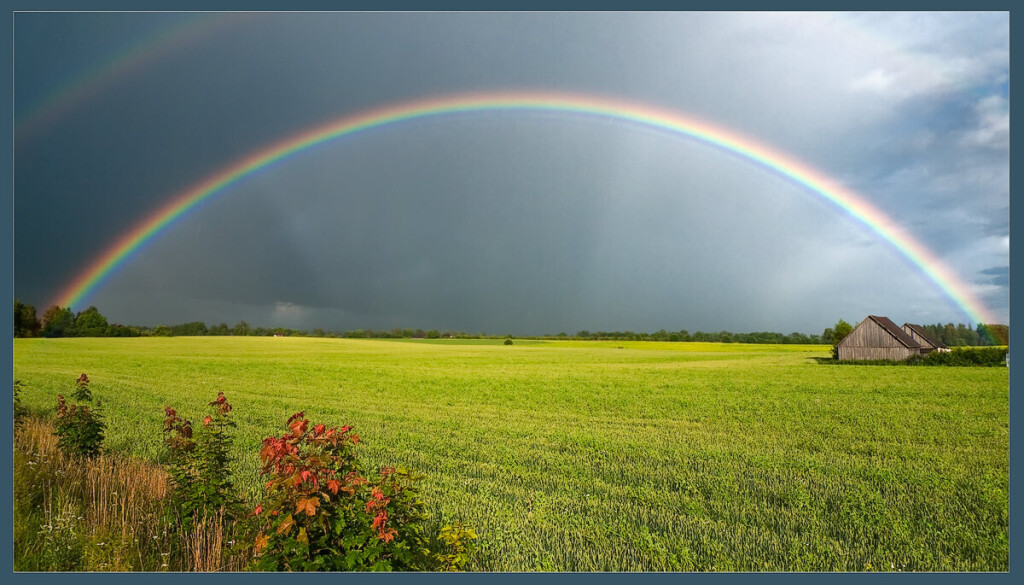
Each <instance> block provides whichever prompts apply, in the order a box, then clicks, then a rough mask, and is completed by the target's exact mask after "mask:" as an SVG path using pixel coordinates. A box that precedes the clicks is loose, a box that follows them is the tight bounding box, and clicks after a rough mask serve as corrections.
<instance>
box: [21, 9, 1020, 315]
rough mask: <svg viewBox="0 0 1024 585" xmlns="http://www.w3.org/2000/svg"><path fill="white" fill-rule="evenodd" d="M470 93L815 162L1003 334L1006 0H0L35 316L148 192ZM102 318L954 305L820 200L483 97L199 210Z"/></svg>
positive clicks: (653, 142) (275, 172)
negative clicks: (577, 103) (36, 1)
mask: <svg viewBox="0 0 1024 585" xmlns="http://www.w3.org/2000/svg"><path fill="white" fill-rule="evenodd" d="M474 92H498V93H502V92H542V93H553V94H573V95H580V96H590V97H593V98H598V99H609V100H624V101H628V102H631V103H635V104H642V105H645V106H649V107H652V108H657V109H659V110H663V111H669V112H674V113H678V114H679V115H682V116H686V117H688V118H691V119H696V120H701V121H706V122H707V123H709V124H713V125H714V126H716V127H719V128H723V129H728V130H729V131H731V132H734V133H736V134H739V135H742V136H745V137H748V138H750V139H752V140H755V141H757V142H759V143H761V144H763V145H766V146H768V147H770V148H771V149H773V150H774V151H776V152H779V153H783V154H785V155H786V156H788V157H790V158H792V159H795V160H798V161H801V162H802V163H803V164H805V165H806V166H807V167H809V168H811V169H814V170H815V171H816V172H817V173H819V174H821V175H823V176H825V177H828V178H830V179H831V180H832V181H834V182H835V183H837V184H840V185H842V186H843V187H844V188H845V189H849V190H851V191H853V192H855V193H857V194H858V195H859V196H860V197H861V198H863V199H864V200H865V201H867V202H869V203H870V204H871V205H873V206H874V207H876V208H877V209H878V210H880V211H881V212H883V213H884V214H885V215H886V216H888V217H889V218H890V219H891V220H892V221H893V222H894V223H895V224H897V225H898V226H900V227H901V228H902V229H903V230H904V231H906V232H907V233H909V234H910V235H911V236H912V237H914V238H916V239H917V240H918V241H919V242H920V243H921V244H922V245H923V246H924V247H925V248H927V249H928V250H930V252H931V254H932V255H934V257H935V258H937V259H938V261H939V262H941V263H942V264H943V265H944V266H946V267H948V269H949V270H950V271H951V272H952V273H953V274H955V275H956V277H957V278H958V279H959V280H960V281H961V282H962V283H964V286H965V288H966V289H967V290H969V291H970V293H971V294H972V295H974V296H975V297H976V298H977V299H978V301H979V303H980V304H981V305H982V306H983V307H984V309H985V310H986V311H987V312H988V313H989V314H990V315H991V316H992V317H993V319H994V320H996V321H998V322H1001V323H1008V322H1009V234H1010V232H1009V100H1008V97H1009V15H1008V13H998V12H985V13H968V12H957V13H925V12H915V13H899V12H885V13H832V12H829V13H742V12H717V13H690V12H682V13H644V12H636V13H614V12H601V13H489V12H478V13H429V12H419V13H372V12H369V13H365V12H364V13H251V14H250V13H145V12H142V13H87V12H83V13H18V14H16V15H15V18H14V106H15V111H14V114H15V141H14V152H15V160H14V170H15V176H14V195H15V197H14V248H15V249H14V261H15V273H14V292H15V297H16V298H18V299H19V300H21V301H23V302H28V303H32V304H34V305H36V307H37V308H38V312H39V313H40V314H42V312H43V311H44V310H45V308H46V307H47V306H49V305H50V304H52V303H53V302H55V301H56V300H57V299H59V298H60V297H61V295H62V293H64V292H65V291H66V290H67V289H68V287H69V285H70V284H71V283H72V282H73V281H74V280H75V278H76V277H77V276H78V275H80V274H81V273H82V271H83V270H85V269H86V268H87V267H88V266H89V265H90V264H91V263H93V262H94V261H95V260H96V259H97V258H99V257H101V256H102V255H103V254H104V252H106V251H107V250H109V249H111V246H113V245H114V244H116V243H117V241H118V240H119V239H120V238H122V237H123V236H124V234H126V233H128V232H129V231H130V230H132V229H133V228H134V227H136V226H138V225H140V224H141V223H142V222H143V221H144V220H146V219H147V218H150V217H152V216H153V214H154V213H155V212H156V211H157V210H159V209H160V208H161V207H163V206H164V205H166V204H167V203H168V202H169V201H172V200H173V199H174V198H175V197H176V196H178V195H180V194H181V193H183V192H185V191H187V190H188V189H189V188H190V187H192V186H194V185H196V184H198V183H199V182H200V181H202V180H204V179H205V178H207V177H209V176H211V175H214V174H216V173H218V172H220V171H223V170H224V169H225V168H229V167H230V166H231V165H233V164H235V163H236V162H237V161H239V160H241V159H243V158H245V157H246V156H248V155H250V154H251V153H253V152H256V151H260V150H262V149H265V148H268V147H270V146H272V145H274V144H275V143H279V142H280V141H282V140H283V139H285V138H288V137H290V136H293V135H297V134H298V133H300V132H303V131H306V130H309V129H311V128H315V127H317V126H321V125H322V124H324V123H325V122H327V121H330V120H336V119H340V118H342V117H344V116H348V115H357V114H360V113H363V112H366V111H368V110H370V109H373V108H379V107H382V106H386V105H390V104H400V103H409V102H413V101H416V100H422V99H426V98H438V97H444V96H452V95H458V94H467V93H474ZM89 305H94V306H96V307H98V308H99V309H100V311H101V312H102V313H103V314H104V315H106V316H107V317H108V319H109V320H110V321H111V322H118V323H123V324H137V325H151V326H152V325H157V324H174V323H181V322H188V321H203V322H206V323H210V324H215V323H220V322H226V323H228V324H229V325H230V324H233V323H235V322H237V321H240V320H245V321H247V322H248V323H250V324H252V325H260V326H268V327H292V328H299V329H311V328H314V327H320V328H324V329H331V330H345V329H356V328H371V329H390V328H393V327H412V328H424V329H431V328H435V329H439V330H461V331H469V332H487V333H497V334H505V333H512V334H518V335H527V334H546V333H547V334H554V333H559V332H569V333H573V332H575V331H578V330H582V329H587V330H591V331H596V330H633V331H656V330H658V329H662V328H664V329H667V330H670V331H675V330H679V329H687V330H689V331H691V332H692V331H697V330H702V331H720V330H729V331H778V332H783V333H788V332H793V331H799V332H804V333H820V332H821V331H822V330H823V329H824V328H825V327H829V326H831V325H833V324H834V323H835V322H836V321H837V320H838V319H845V320H847V321H849V322H851V323H856V322H859V321H860V320H862V319H863V318H864V317H865V316H866V315H868V314H874V315H886V316H888V317H890V318H892V319H893V320H894V321H896V322H897V323H903V322H908V321H909V322H917V323H937V322H942V323H946V322H954V323H957V322H969V320H970V318H969V316H968V315H967V314H966V313H965V312H964V310H963V309H962V308H961V307H959V306H958V305H957V304H956V303H955V302H954V301H953V300H952V299H951V298H950V296H949V295H948V294H947V292H946V291H944V290H943V289H942V288H940V287H939V286H937V285H936V284H935V283H934V282H933V281H932V280H930V279H929V278H928V277H927V276H926V275H925V274H924V273H923V272H922V271H921V269H920V267H919V266H917V265H915V264H914V263H913V262H911V261H909V260H908V259H907V258H906V257H905V256H904V255H903V254H901V252H900V251H899V249H897V248H896V247H894V246H893V245H892V244H891V243H890V242H888V241H886V240H885V239H884V238H882V237H880V236H879V235H878V234H877V233H876V232H874V231H872V230H871V229H869V228H868V227H867V226H865V225H864V224H863V223H861V222H859V221H858V220H856V219H854V218H853V217H851V216H850V215H849V214H847V213H845V212H843V210H842V209H840V208H838V207H837V206H836V205H834V204H832V203H829V202H828V201H826V200H825V199H824V198H822V197H821V196H820V195H819V194H816V193H813V192H812V191H810V190H808V189H807V188H806V187H801V186H799V185H796V184H794V183H793V182H792V181H787V180H784V179H783V178H781V177H780V176H779V175H778V174H774V173H771V172H768V171H766V170H765V169H764V168H763V167H760V166H758V165H756V164H752V163H751V162H750V161H747V160H743V159H742V157H737V156H735V155H734V154H730V153H729V152H724V151H723V150H722V149H716V148H711V147H709V146H708V145H707V144H703V143H700V142H697V141H694V140H687V139H685V138H683V137H681V136H679V135H675V134H671V133H666V132H661V131H656V130H654V129H651V128H645V127H642V126H640V125H637V124H631V123H626V122H624V121H622V120H618V119H615V118H601V117H595V116H578V115H571V114H569V113H566V112H555V111H543V112H537V111H534V112H524V111H518V112H511V111H502V112H472V113H462V114H454V115H447V116H441V117H433V118H422V119H416V120H411V121H407V122H401V123H397V124H392V125H389V126H383V127H378V128H374V129H371V130H369V131H366V132H362V133H359V134H356V135H352V136H347V137H344V138H340V139H337V140H332V141H328V142H326V143H324V144H321V145H319V146H317V147H314V148H309V149H307V150H304V151H302V152H299V153H297V154H296V155H294V156H291V157H289V158H287V159H286V160H283V161H281V162H279V163H276V164H274V165H270V166H268V167H266V168H264V169H262V170H261V171H259V172H256V173H252V174H250V175H248V176H246V177H244V178H243V179H242V180H240V181H238V182H237V183H234V184H232V185H230V186H228V187H227V188H225V189H223V190H222V191H221V192H218V193H217V194H216V195H215V196H212V197H210V198H208V199H206V200H205V201H204V202H203V203H202V204H200V205H198V206H197V207H196V208H194V209H192V210H191V211H190V212H188V213H187V214H186V215H184V216H183V217H181V218H180V219H178V220H177V221H175V222H173V223H171V224H170V225H169V226H168V227H167V228H166V229H164V230H162V231H160V232H159V233H158V234H156V235H155V236H154V237H153V238H152V239H151V240H150V241H148V242H147V243H146V244H145V245H144V246H142V247H140V249H138V250H136V251H135V252H134V253H133V254H132V255H130V256H129V257H128V258H127V259H126V260H125V261H124V262H122V263H121V264H120V265H118V266H117V268H116V269H115V270H113V271H112V272H111V274H109V275H108V276H107V277H106V278H105V279H104V280H103V281H101V282H100V284H99V285H98V286H96V287H95V288H94V289H93V290H92V291H91V292H90V293H89V294H88V295H87V296H86V297H85V298H84V299H82V301H80V303H79V305H76V306H73V307H72V308H73V309H74V310H76V311H80V310H83V309H85V308H86V307H87V306H89Z"/></svg>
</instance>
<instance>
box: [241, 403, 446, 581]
mask: <svg viewBox="0 0 1024 585" xmlns="http://www.w3.org/2000/svg"><path fill="white" fill-rule="evenodd" d="M287 425H288V431H287V432H285V433H284V434H283V435H281V436H280V437H267V438H266V439H265V440H264V441H263V449H262V450H261V451H260V459H261V461H262V462H263V468H262V473H263V474H264V475H265V476H267V477H268V478H269V479H268V481H267V482H266V490H267V495H266V498H265V499H264V502H263V503H262V504H260V505H259V506H258V507H257V508H256V510H255V511H254V513H253V514H254V515H255V516H256V517H257V518H258V519H259V520H260V529H259V534H258V535H257V536H256V541H255V546H254V550H255V552H256V555H257V558H256V560H255V562H254V566H253V568H254V569H256V570H261V571H282V570H286V571H392V570H422V569H425V568H427V567H426V563H427V562H428V561H429V560H430V556H429V554H430V553H429V548H428V547H427V544H428V539H427V537H426V536H425V534H424V528H423V525H424V520H426V514H425V513H424V511H423V507H424V504H423V502H422V501H421V500H420V499H419V495H418V490H417V488H416V485H415V484H416V483H417V482H418V481H419V480H420V479H422V476H421V475H417V474H414V473H412V472H409V471H407V470H404V469H394V468H391V467H386V468H383V469H381V470H380V472H379V473H378V474H375V475H374V476H373V477H367V474H365V473H364V471H363V470H362V468H361V465H360V463H359V460H358V458H357V457H356V453H355V445H356V444H357V443H358V442H359V436H358V435H356V434H353V433H351V430H352V427H350V426H343V427H340V428H339V427H331V428H327V427H326V425H323V424H316V425H312V426H311V425H310V424H309V421H308V420H306V418H305V413H304V412H300V413H296V414H294V415H292V416H291V417H290V418H289V419H288V423H287Z"/></svg>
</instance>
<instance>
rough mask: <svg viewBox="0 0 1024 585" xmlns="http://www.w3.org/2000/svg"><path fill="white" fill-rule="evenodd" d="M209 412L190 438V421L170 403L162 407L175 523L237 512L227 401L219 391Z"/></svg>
mask: <svg viewBox="0 0 1024 585" xmlns="http://www.w3.org/2000/svg"><path fill="white" fill-rule="evenodd" d="M209 406H210V407H211V412H210V414H208V415H207V416H206V417H204V418H203V426H201V427H200V428H199V432H198V434H197V435H196V436H195V438H193V430H192V423H191V421H188V420H186V419H183V418H181V417H179V416H178V413H177V412H176V411H175V410H174V409H173V408H171V407H170V406H166V407H164V415H165V418H164V432H165V433H169V434H170V435H169V436H168V438H167V440H166V441H165V444H166V445H167V446H168V448H170V450H171V458H170V468H169V470H168V472H169V474H170V480H171V500H172V502H173V504H174V509H175V510H176V512H177V515H178V518H177V522H178V523H180V524H181V525H182V526H183V527H189V526H191V525H192V524H193V523H195V522H198V521H199V520H200V519H201V518H203V517H206V516H210V515H214V514H222V513H223V514H224V515H225V516H226V517H227V518H231V519H234V518H236V517H238V516H240V515H241V503H240V501H239V499H238V498H237V496H236V494H235V488H234V485H233V483H232V480H231V471H230V467H231V457H230V455H229V452H230V449H231V437H230V436H229V435H228V433H227V429H229V428H231V427H234V426H235V423H234V421H232V420H230V418H229V416H228V415H229V413H230V412H231V409H232V407H231V404H230V403H229V402H228V401H227V398H226V397H225V396H224V393H223V392H218V393H217V399H216V400H214V401H213V402H210V403H209Z"/></svg>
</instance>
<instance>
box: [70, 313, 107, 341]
mask: <svg viewBox="0 0 1024 585" xmlns="http://www.w3.org/2000/svg"><path fill="white" fill-rule="evenodd" d="M107 326H108V323H107V318H106V317H104V316H103V315H102V314H100V311H99V309H97V308H96V307H89V308H88V309H86V310H84V311H82V312H80V313H79V314H78V315H77V316H76V317H75V330H76V332H77V335H80V336H82V337H102V336H104V335H105V334H106V332H107Z"/></svg>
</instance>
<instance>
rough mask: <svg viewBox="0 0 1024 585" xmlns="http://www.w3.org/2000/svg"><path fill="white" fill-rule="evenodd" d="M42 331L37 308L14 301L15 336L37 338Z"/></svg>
mask: <svg viewBox="0 0 1024 585" xmlns="http://www.w3.org/2000/svg"><path fill="white" fill-rule="evenodd" d="M40 329H42V325H41V324H40V323H39V318H38V317H36V308H35V307H34V306H33V305H29V304H25V303H22V302H21V301H19V300H18V299H14V336H15V337H35V336H37V335H39V330H40Z"/></svg>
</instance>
